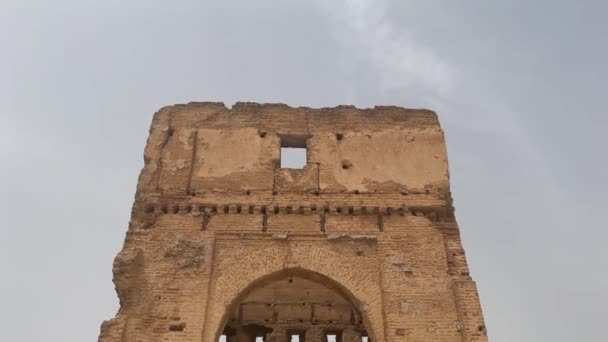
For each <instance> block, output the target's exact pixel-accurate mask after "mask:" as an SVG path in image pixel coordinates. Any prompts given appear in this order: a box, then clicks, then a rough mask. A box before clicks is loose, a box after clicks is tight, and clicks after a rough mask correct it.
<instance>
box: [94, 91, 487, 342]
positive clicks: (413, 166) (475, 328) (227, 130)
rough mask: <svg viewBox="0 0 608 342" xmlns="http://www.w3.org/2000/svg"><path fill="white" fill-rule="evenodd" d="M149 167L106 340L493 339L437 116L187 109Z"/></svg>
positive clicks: (165, 124)
mask: <svg viewBox="0 0 608 342" xmlns="http://www.w3.org/2000/svg"><path fill="white" fill-rule="evenodd" d="M281 146H299V147H306V149H307V164H306V166H305V167H304V168H303V169H282V168H281V167H280V165H281V164H280V158H281V156H280V150H281ZM144 160H145V166H144V168H143V170H142V172H141V174H140V177H139V182H138V186H137V193H136V197H135V203H134V205H133V209H132V218H131V222H130V225H129V229H128V232H127V236H126V239H125V242H124V247H123V249H122V251H121V252H120V253H119V254H118V256H117V257H116V259H115V261H114V269H113V272H114V279H113V280H114V284H115V286H116V291H117V294H118V297H119V299H120V310H119V311H118V313H117V315H116V317H115V318H113V319H111V320H109V321H106V322H104V323H103V324H102V327H101V334H100V337H99V341H101V342H131V341H142V342H143V341H146V342H149V341H169V342H177V341H204V342H212V341H213V342H215V341H217V340H218V338H219V337H220V335H226V336H227V338H228V341H254V340H255V338H256V337H258V336H259V337H261V338H263V339H264V340H265V341H288V340H289V338H290V337H289V336H291V335H292V334H298V335H300V336H301V340H306V341H308V342H311V341H324V340H325V339H326V336H327V335H328V334H335V335H336V336H337V338H338V339H340V340H342V341H361V340H362V339H363V338H364V336H367V337H368V338H369V340H371V341H459V342H462V341H487V335H486V328H485V325H484V322H483V316H482V312H481V307H480V303H479V298H478V295H477V289H476V285H475V283H474V282H473V280H472V279H471V277H470V274H469V269H468V267H467V263H466V259H465V254H464V250H463V248H462V244H461V241H460V234H459V230H458V225H457V223H456V220H455V217H454V210H453V206H452V198H451V194H450V189H449V173H448V162H447V156H446V149H445V141H444V135H443V131H442V130H441V128H440V126H439V122H438V119H437V116H436V114H435V113H433V112H431V111H428V110H413V109H403V108H398V107H375V108H373V109H357V108H355V107H352V106H338V107H335V108H323V109H311V108H304V107H299V108H291V107H288V106H286V105H281V104H256V103H237V104H235V105H234V106H233V107H232V108H230V109H229V108H226V107H225V106H224V105H223V104H222V103H211V102H205V103H190V104H187V105H175V106H170V107H165V108H162V109H161V110H160V111H158V112H157V113H156V114H155V115H154V119H153V121H152V125H151V128H150V136H149V138H148V142H147V145H146V149H145V153H144Z"/></svg>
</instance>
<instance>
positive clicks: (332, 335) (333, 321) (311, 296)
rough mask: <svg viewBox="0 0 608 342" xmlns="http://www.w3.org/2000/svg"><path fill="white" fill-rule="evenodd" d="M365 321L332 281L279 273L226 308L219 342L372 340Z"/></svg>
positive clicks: (253, 287) (263, 281)
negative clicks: (226, 311)
mask: <svg viewBox="0 0 608 342" xmlns="http://www.w3.org/2000/svg"><path fill="white" fill-rule="evenodd" d="M367 331H368V330H367V329H366V327H365V324H364V319H363V317H362V316H361V313H360V311H359V309H358V305H357V303H353V301H352V300H350V299H349V296H348V295H347V294H345V293H344V291H342V290H341V289H340V287H339V286H337V284H334V283H333V281H329V280H328V279H325V278H324V277H322V276H319V275H316V274H314V273H312V272H310V273H309V272H287V271H285V272H280V274H274V275H272V276H268V277H266V278H264V279H261V280H260V281H257V282H256V283H255V284H253V285H252V286H250V287H249V288H248V289H247V290H246V291H245V293H243V294H242V295H241V296H239V299H238V300H237V301H236V302H235V303H234V304H233V305H232V306H231V307H230V308H229V311H228V313H227V316H226V322H225V325H224V327H223V330H222V333H221V336H220V337H219V341H220V342H254V341H255V342H262V341H263V342H279V341H281V342H283V341H290V342H291V341H297V342H317V341H319V342H325V341H327V342H329V341H335V342H339V341H371V339H369V338H368V333H367Z"/></svg>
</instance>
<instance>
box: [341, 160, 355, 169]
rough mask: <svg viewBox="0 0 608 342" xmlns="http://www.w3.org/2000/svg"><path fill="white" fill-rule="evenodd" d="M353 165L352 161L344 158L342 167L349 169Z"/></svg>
mask: <svg viewBox="0 0 608 342" xmlns="http://www.w3.org/2000/svg"><path fill="white" fill-rule="evenodd" d="M351 167H353V164H352V163H351V162H349V161H348V160H343V161H342V169H344V170H348V169H350V168H351Z"/></svg>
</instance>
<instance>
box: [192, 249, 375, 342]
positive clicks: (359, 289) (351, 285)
mask: <svg viewBox="0 0 608 342" xmlns="http://www.w3.org/2000/svg"><path fill="white" fill-rule="evenodd" d="M329 260H331V262H329ZM289 274H293V275H297V276H300V277H305V278H308V279H310V280H316V281H319V282H321V283H323V284H324V285H327V286H328V287H330V288H333V289H335V290H337V291H339V292H340V293H341V294H343V295H344V296H345V298H348V299H349V300H350V301H351V303H353V304H354V305H355V306H356V307H357V309H358V310H359V313H360V314H361V317H362V318H363V323H364V325H365V327H366V328H367V329H368V334H369V335H370V337H371V338H372V340H373V341H383V340H384V329H383V326H384V323H383V315H382V312H381V309H380V307H381V305H372V304H374V303H378V302H381V301H382V291H381V289H380V286H379V277H380V275H379V273H378V272H362V270H360V269H357V268H356V267H353V260H352V259H349V258H347V257H345V256H343V255H341V254H339V253H336V252H333V251H331V250H329V249H326V248H318V247H312V246H310V245H302V246H298V245H293V246H290V247H289V248H285V247H271V248H265V249H261V250H258V251H255V252H252V253H250V254H248V255H246V256H245V257H243V258H239V259H238V260H224V261H218V264H217V268H216V270H214V276H213V280H212V284H211V286H212V288H211V292H210V301H209V303H208V307H207V315H206V319H205V325H204V331H203V341H206V342H207V341H217V338H218V337H219V335H220V334H221V332H222V329H223V327H224V325H225V323H226V321H227V319H228V315H229V312H230V310H231V308H232V307H233V306H234V305H238V303H239V301H240V300H241V299H242V298H244V297H245V296H246V295H247V294H248V293H249V292H250V291H251V290H252V289H254V288H256V287H257V286H260V285H263V284H265V283H267V282H272V281H273V280H276V279H278V278H281V277H284V276H285V275H289Z"/></svg>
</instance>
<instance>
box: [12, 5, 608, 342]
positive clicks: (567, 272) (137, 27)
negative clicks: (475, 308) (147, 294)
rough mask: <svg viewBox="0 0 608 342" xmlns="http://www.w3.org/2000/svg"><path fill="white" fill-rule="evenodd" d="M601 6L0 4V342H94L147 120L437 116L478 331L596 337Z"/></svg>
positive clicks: (601, 181)
mask: <svg viewBox="0 0 608 342" xmlns="http://www.w3.org/2000/svg"><path fill="white" fill-rule="evenodd" d="M607 15H608V2H606V1H580V0H579V1H560V0H542V1H541V0H535V1H531V0H526V1H523V0H522V1H520V0H509V1H504V0H501V1H499V0H496V1H488V0H478V1H465V0H463V1H453V0H445V1H437V0H421V1H407V0H395V1H388V0H332V1H323V0H308V1H279V0H276V1H262V0H256V1H232V0H230V1H227V0H224V1H214V2H213V3H212V2H211V1H200V0H199V1H177V0H174V1H161V0H146V1H125V0H121V1H118V0H104V1H91V0H71V1H70V0H54V1H31V0H27V1H26V0H13V1H7V0H0V119H1V120H0V147H1V148H0V217H1V221H0V272H1V273H0V274H1V281H0V340H1V341H6V342H31V341H61V342H63V341H70V342H71V341H75V342H76V341H95V340H96V339H97V335H98V333H99V326H100V324H101V322H102V320H105V319H110V318H112V317H113V316H114V314H115V313H116V310H117V306H118V300H117V297H116V294H115V292H114V286H113V284H112V281H111V279H112V272H111V270H112V261H113V258H114V256H115V255H116V253H118V251H119V250H120V248H121V245H122V242H123V239H124V236H125V232H126V229H127V223H128V220H129V215H130V209H131V204H132V201H133V195H134V192H135V185H136V180H137V176H138V173H139V170H140V168H141V167H142V165H143V157H142V155H143V148H144V144H145V141H146V137H147V130H148V127H149V124H150V120H151V118H152V114H153V113H154V112H155V111H156V110H157V109H158V108H160V107H162V106H165V105H169V104H175V103H185V102H190V101H206V100H213V101H224V102H225V103H226V104H227V105H229V106H230V105H232V104H233V103H234V102H236V101H258V102H283V103H287V104H290V105H292V106H311V107H323V106H334V105H338V104H354V105H356V106H359V107H369V106H373V105H376V104H386V105H400V106H405V107H414V108H419V107H424V108H429V109H433V110H435V111H437V112H438V114H439V116H440V120H441V123H442V126H443V128H444V130H445V131H446V138H447V142H448V153H449V159H450V168H451V177H452V178H451V180H452V191H453V195H454V198H455V206H456V214H457V218H458V222H459V224H460V226H461V231H462V235H463V240H464V245H465V250H466V252H467V257H468V261H469V264H470V267H471V272H472V276H473V278H474V279H475V280H476V281H477V284H478V288H479V293H480V296H481V303H482V307H483V312H484V315H485V320H486V325H487V328H488V333H489V336H490V339H491V341H495V342H496V341H499V342H500V341H502V342H513V341H530V342H538V341H552V342H555V341H606V340H608V338H607V336H608V333H607V331H606V324H607V322H606V320H607V319H608V257H607V256H606V251H605V250H606V243H607V241H608V226H607V223H606V222H608V214H607V212H606V207H607V199H606V194H607V193H608V181H606V178H605V177H606V174H608V171H607V170H606V169H607V167H608V161H607V159H608V158H607V155H608V152H606V147H607V145H608V144H607V143H606V131H607V130H608V118H607V116H606V103H605V102H604V101H606V100H607V99H608V93H607V91H606V89H607V88H606V80H608V67H607V65H606V63H607V62H606V61H607V56H606V55H607V52H608V38H607V36H608V20H607V19H606V16H607Z"/></svg>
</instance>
